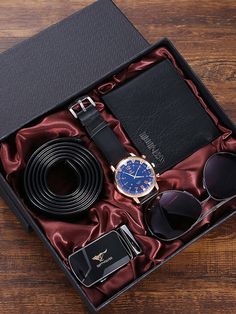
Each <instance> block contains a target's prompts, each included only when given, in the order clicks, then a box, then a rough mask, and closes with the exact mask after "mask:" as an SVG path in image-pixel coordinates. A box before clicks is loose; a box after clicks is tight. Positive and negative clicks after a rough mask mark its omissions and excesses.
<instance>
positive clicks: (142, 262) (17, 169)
mask: <svg viewBox="0 0 236 314" xmlns="http://www.w3.org/2000/svg"><path fill="white" fill-rule="evenodd" d="M166 58H168V59H169V60H170V61H171V62H172V63H173V64H174V66H175V67H176V68H177V69H178V71H179V73H180V75H182V76H183V77H184V75H183V72H182V71H181V69H180V68H179V67H178V66H177V64H176V62H175V60H174V58H173V56H172V55H171V54H170V52H169V51H168V50H167V49H166V48H159V49H156V50H154V51H153V52H151V53H150V54H149V55H147V56H146V57H144V58H143V59H142V60H141V61H138V62H136V63H133V64H131V65H130V66H129V67H128V68H127V69H126V70H124V71H122V72H121V73H119V74H117V75H114V76H113V77H112V78H111V79H110V80H109V81H108V82H106V83H104V84H102V85H100V86H99V87H98V88H97V89H95V90H93V91H92V92H91V93H90V95H91V96H92V97H93V98H94V99H95V100H96V101H97V103H98V107H99V109H100V111H101V114H102V115H103V117H104V119H106V120H107V121H108V122H109V123H110V125H111V127H112V128H113V129H114V131H115V133H116V134H117V136H118V137H119V139H120V140H121V142H122V143H123V144H124V146H125V147H126V149H127V150H128V151H130V152H134V153H135V149H134V148H133V147H132V146H131V143H130V141H129V139H128V138H127V136H126V135H125V133H124V132H123V130H122V128H121V125H120V123H119V121H117V120H116V119H115V118H114V117H113V116H112V115H111V114H109V113H108V112H106V111H105V110H103V109H104V105H103V103H101V102H100V95H103V94H105V93H107V92H109V91H111V90H112V89H113V88H115V87H117V86H118V85H119V84H121V83H124V82H125V81H126V80H127V79H130V78H132V77H134V76H135V75H138V74H139V73H140V72H142V71H144V70H146V69H147V68H149V67H151V66H152V65H153V64H155V63H157V62H160V61H162V60H163V59H166ZM184 78H185V77H184ZM185 80H186V83H187V84H188V85H189V87H190V88H191V89H192V91H193V93H194V94H195V96H196V97H197V98H198V100H199V102H200V103H201V105H202V106H203V107H204V108H205V110H206V111H207V112H208V114H209V115H210V116H211V117H212V119H213V120H214V122H215V124H216V125H217V126H218V128H219V129H220V131H221V133H222V135H221V136H220V137H219V138H217V139H216V140H214V141H213V142H212V143H211V144H209V145H207V146H205V147H203V148H201V149H200V150H198V151H197V152H195V153H194V154H193V155H191V156H190V157H188V158H187V159H185V160H184V161H182V162H181V163H179V164H178V165H176V166H175V167H174V168H173V169H171V170H169V171H166V172H165V173H164V174H163V175H162V176H161V179H160V187H161V191H164V190H168V189H178V190H187V191H189V192H191V193H193V194H194V195H195V196H196V197H198V198H199V199H204V197H206V196H205V195H204V193H205V192H204V190H203V187H202V170H203V166H204V164H205V162H206V160H207V159H208V158H209V156H211V155H212V154H214V153H216V152H218V151H232V152H236V139H235V138H233V136H232V132H231V131H230V130H229V129H227V128H225V127H224V126H223V125H222V124H221V122H220V121H219V120H218V118H217V117H216V116H215V115H214V114H213V113H212V112H211V111H210V109H209V108H208V107H207V105H206V104H205V102H204V101H203V99H202V98H201V96H200V95H199V93H198V90H197V88H196V86H195V85H194V83H193V82H192V81H191V80H189V79H188V78H185ZM63 136H79V137H80V138H81V139H82V140H83V141H84V142H85V143H86V146H87V147H88V148H89V149H90V150H91V151H92V152H93V153H94V154H95V155H96V156H97V158H98V159H99V160H100V162H101V164H102V166H103V169H104V172H105V184H104V185H105V188H104V193H103V197H102V199H100V201H99V202H97V203H96V204H95V206H94V207H93V208H92V209H91V210H90V211H89V213H88V215H87V216H86V217H83V218H81V219H76V220H74V221H73V222H65V221H58V220H55V219H49V218H47V217H44V216H42V215H40V214H39V213H36V212H32V211H31V214H32V215H33V217H34V218H35V220H36V221H37V223H38V224H39V225H40V226H41V228H42V230H43V231H44V233H45V235H46V236H47V238H48V239H49V241H50V242H51V244H52V245H53V247H54V248H55V249H56V251H57V252H58V254H59V255H60V257H61V258H62V260H63V261H64V263H65V265H66V266H67V267H69V266H68V262H67V257H68V255H69V254H71V253H72V252H74V251H75V250H76V249H78V248H81V247H83V246H84V245H86V244H87V243H89V242H90V241H92V240H95V239H96V238H98V237H99V236H100V235H102V234H104V233H105V232H108V231H110V230H112V229H114V228H116V227H118V226H119V225H121V224H127V225H128V226H129V228H130V230H131V231H132V232H133V234H134V235H135V237H136V239H137V241H139V243H140V245H141V246H142V249H143V254H142V255H141V256H139V257H137V258H136V259H135V260H133V261H132V262H131V263H129V264H128V265H127V266H126V267H124V268H122V269H121V270H119V271H118V272H117V273H115V274H114V275H113V276H112V277H110V278H109V279H108V280H107V281H105V282H104V283H102V284H100V285H99V286H97V287H94V288H89V289H86V288H84V287H83V289H84V290H85V292H86V294H87V296H88V297H89V299H90V300H91V301H92V303H93V304H94V305H96V306H97V305H99V304H101V302H103V301H105V300H106V299H107V298H109V297H110V296H112V295H113V294H114V293H116V292H118V291H119V290H120V289H121V288H122V287H125V286H126V285H127V284H128V283H130V282H131V281H133V280H134V279H136V278H137V277H139V276H140V275H142V274H144V273H145V272H146V271H147V270H150V269H151V268H152V267H153V266H155V265H157V264H159V263H160V262H162V261H163V260H164V259H165V258H166V257H168V256H169V255H170V254H172V253H173V252H175V251H176V250H177V249H178V248H180V247H181V246H182V245H183V243H184V242H185V241H188V240H190V239H191V238H193V235H194V234H195V233H199V232H200V231H201V228H204V227H206V226H208V224H209V223H211V222H212V221H214V219H215V218H216V217H217V215H216V214H215V215H213V217H214V219H212V217H211V216H209V217H207V218H205V219H204V221H203V222H202V223H201V224H200V225H199V226H198V227H197V228H195V230H193V231H192V232H191V233H189V234H188V235H187V236H186V237H185V238H184V239H182V241H180V240H177V241H174V242H173V243H169V244H165V243H161V242H160V241H158V240H156V239H154V238H152V237H150V236H148V235H147V232H146V229H145V226H144V222H143V216H142V211H141V209H140V208H139V206H136V205H135V204H134V203H133V202H132V201H131V200H129V199H127V198H126V197H123V196H122V195H120V194H119V193H118V192H117V191H116V190H115V189H114V184H113V178H112V175H111V172H110V170H109V167H108V164H107V163H106V162H105V161H104V160H103V158H102V156H101V155H100V153H99V151H98V150H97V148H96V146H95V145H94V144H93V142H91V141H90V140H89V139H88V137H87V136H86V134H85V132H84V131H83V129H82V128H81V127H80V125H79V124H78V122H77V121H75V120H74V118H73V117H72V116H71V115H70V114H69V112H68V110H67V109H64V110H61V111H59V112H57V113H54V114H50V115H48V116H47V117H45V118H44V119H42V120H41V121H40V122H39V123H37V124H35V125H34V126H32V127H28V128H24V129H21V130H20V131H18V132H17V134H16V136H15V137H14V138H13V137H12V138H11V139H9V140H7V141H6V142H5V143H3V144H1V150H0V158H1V161H2V166H3V169H4V171H5V174H6V178H7V180H8V181H9V183H10V184H11V185H12V186H13V188H14V190H15V191H16V193H17V195H18V196H19V197H20V198H21V199H22V201H23V202H24V191H23V189H22V174H23V170H24V167H25V165H26V162H27V160H28V159H29V157H30V156H31V154H32V153H33V152H34V150H35V149H36V148H38V147H39V146H40V145H42V144H43V143H45V142H47V141H48V140H51V139H54V138H58V137H63ZM211 205H212V203H211V202H209V203H208V204H207V205H206V206H205V208H204V210H205V209H207V208H209V207H210V206H211ZM230 205H234V206H235V205H236V202H235V201H234V202H232V203H231V204H229V205H228V206H224V208H223V209H222V210H219V212H218V216H219V215H220V214H221V213H222V212H223V211H224V210H227V209H229V208H230V207H232V206H230Z"/></svg>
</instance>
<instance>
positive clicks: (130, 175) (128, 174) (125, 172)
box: [123, 172, 135, 178]
mask: <svg viewBox="0 0 236 314" xmlns="http://www.w3.org/2000/svg"><path fill="white" fill-rule="evenodd" d="M123 173H124V174H127V175H128V176H130V177H132V178H135V177H134V176H133V175H132V174H130V173H128V172H123Z"/></svg>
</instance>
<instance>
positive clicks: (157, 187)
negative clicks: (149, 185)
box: [155, 182, 159, 191]
mask: <svg viewBox="0 0 236 314" xmlns="http://www.w3.org/2000/svg"><path fill="white" fill-rule="evenodd" d="M155 188H156V189H157V191H159V185H158V184H157V182H156V183H155Z"/></svg>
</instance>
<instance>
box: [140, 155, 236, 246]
mask: <svg viewBox="0 0 236 314" xmlns="http://www.w3.org/2000/svg"><path fill="white" fill-rule="evenodd" d="M203 186H204V188H205V190H206V191H207V193H208V197H207V199H205V200H204V201H203V202H200V201H199V200H198V199H197V198H196V197H195V196H193V195H192V194H190V193H188V192H186V191H177V190H171V191H165V192H163V193H160V194H159V195H158V196H157V198H156V199H155V201H154V202H152V203H149V206H147V207H146V210H145V211H144V218H145V222H146V225H147V227H148V230H149V232H150V233H151V234H152V235H153V236H155V237H156V238H158V239H160V240H162V241H173V240H176V239H178V238H180V237H182V236H183V235H185V234H186V233H188V232H189V231H190V230H191V229H193V227H195V226H196V224H198V223H199V222H201V221H202V220H203V219H204V218H205V217H207V216H208V215H210V214H211V213H213V212H215V211H216V210H217V209H218V208H219V207H221V206H223V205H224V204H225V203H227V202H229V201H230V200H231V199H233V198H234V197H236V155H235V154H233V153H223V152H221V153H217V154H214V155H212V156H211V157H210V158H209V159H208V160H207V162H206V164H205V166H204V170H203ZM209 199H214V200H216V201H219V203H218V204H217V205H215V206H214V207H212V208H211V209H209V210H207V211H205V212H203V211H202V205H203V204H204V203H205V202H206V201H208V200H209Z"/></svg>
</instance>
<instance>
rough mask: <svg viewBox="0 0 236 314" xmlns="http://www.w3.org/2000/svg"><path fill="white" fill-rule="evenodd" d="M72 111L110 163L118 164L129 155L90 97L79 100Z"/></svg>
mask: <svg viewBox="0 0 236 314" xmlns="http://www.w3.org/2000/svg"><path fill="white" fill-rule="evenodd" d="M79 107H80V108H79ZM78 109H79V110H78ZM70 111H71V113H72V114H73V116H74V117H75V118H77V119H78V120H80V122H81V124H82V125H83V126H84V127H85V129H86V131H87V133H88V134H89V136H90V137H91V139H92V140H93V141H94V142H95V143H96V145H97V147H98V148H99V149H100V150H101V152H102V154H103V155H104V157H105V158H106V160H107V161H108V163H109V164H110V165H112V166H116V165H117V163H118V162H119V161H121V160H122V159H124V158H125V157H127V156H128V155H129V153H128V152H127V151H126V150H125V148H124V146H123V145H122V144H121V143H120V141H119V139H118V138H117V136H116V135H115V133H114V132H113V131H112V129H111V128H110V126H109V125H108V124H107V123H106V121H105V120H104V119H103V118H102V116H101V114H100V113H99V111H98V110H97V108H96V105H95V103H94V102H93V100H92V99H91V98H90V97H85V98H83V99H80V100H78V101H77V102H76V104H74V105H73V106H72V107H71V108H70Z"/></svg>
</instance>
